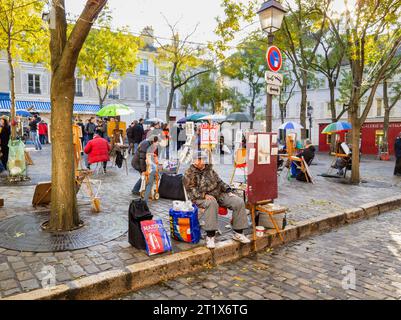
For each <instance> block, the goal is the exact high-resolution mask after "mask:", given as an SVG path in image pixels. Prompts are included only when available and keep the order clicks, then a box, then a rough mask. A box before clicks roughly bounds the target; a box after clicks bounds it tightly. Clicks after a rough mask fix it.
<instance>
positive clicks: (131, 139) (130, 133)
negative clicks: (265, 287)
mask: <svg viewBox="0 0 401 320" xmlns="http://www.w3.org/2000/svg"><path fill="white" fill-rule="evenodd" d="M137 124H138V121H136V120H135V121H134V122H132V123H131V125H130V126H129V127H128V129H127V139H128V145H129V148H128V154H130V153H131V152H132V154H135V152H134V127H135V126H136V125H137Z"/></svg>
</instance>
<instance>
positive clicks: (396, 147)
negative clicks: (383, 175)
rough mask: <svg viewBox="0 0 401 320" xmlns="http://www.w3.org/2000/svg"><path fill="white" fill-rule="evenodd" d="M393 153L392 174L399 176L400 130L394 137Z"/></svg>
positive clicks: (400, 174) (400, 160)
mask: <svg viewBox="0 0 401 320" xmlns="http://www.w3.org/2000/svg"><path fill="white" fill-rule="evenodd" d="M394 153H395V157H396V161H395V168H394V175H395V176H401V132H400V133H399V135H398V137H397V138H396V139H395V143H394Z"/></svg>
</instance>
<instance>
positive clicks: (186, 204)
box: [173, 201, 194, 212]
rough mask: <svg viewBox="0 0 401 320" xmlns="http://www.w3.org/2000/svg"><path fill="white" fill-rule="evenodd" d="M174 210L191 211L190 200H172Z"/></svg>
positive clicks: (192, 208)
mask: <svg viewBox="0 0 401 320" xmlns="http://www.w3.org/2000/svg"><path fill="white" fill-rule="evenodd" d="M173 210H174V211H183V212H192V211H193V210H194V207H193V206H192V202H191V201H173Z"/></svg>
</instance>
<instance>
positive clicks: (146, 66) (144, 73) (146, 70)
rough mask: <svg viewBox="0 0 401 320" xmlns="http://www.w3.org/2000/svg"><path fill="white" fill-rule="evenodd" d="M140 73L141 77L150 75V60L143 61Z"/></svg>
mask: <svg viewBox="0 0 401 320" xmlns="http://www.w3.org/2000/svg"><path fill="white" fill-rule="evenodd" d="M139 73H140V75H141V76H147V75H149V60H148V59H142V61H141V66H140V69H139Z"/></svg>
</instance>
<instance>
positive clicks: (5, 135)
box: [0, 116, 11, 170]
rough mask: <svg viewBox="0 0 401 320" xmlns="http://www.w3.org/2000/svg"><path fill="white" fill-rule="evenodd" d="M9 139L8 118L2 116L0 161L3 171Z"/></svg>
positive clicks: (6, 160)
mask: <svg viewBox="0 0 401 320" xmlns="http://www.w3.org/2000/svg"><path fill="white" fill-rule="evenodd" d="M10 137H11V127H10V125H9V123H8V118H7V117H5V116H3V117H1V118H0V155H1V157H0V161H1V164H2V166H3V167H4V169H7V162H8V142H9V141H10ZM4 169H3V170H4Z"/></svg>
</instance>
